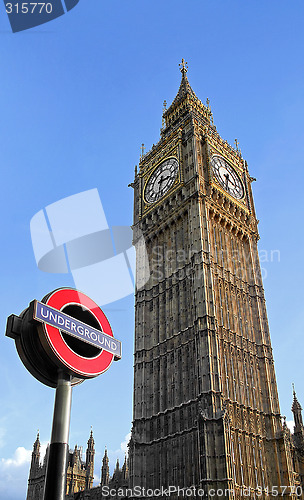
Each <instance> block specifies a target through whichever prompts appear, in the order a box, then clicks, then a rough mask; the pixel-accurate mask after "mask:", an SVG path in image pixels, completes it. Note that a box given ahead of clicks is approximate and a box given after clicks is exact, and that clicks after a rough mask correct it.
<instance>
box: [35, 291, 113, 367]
mask: <svg viewBox="0 0 304 500" xmlns="http://www.w3.org/2000/svg"><path fill="white" fill-rule="evenodd" d="M46 304H47V305H48V306H50V307H53V308H54V309H57V310H58V311H61V310H62V309H63V308H64V307H66V306H68V305H70V304H76V305H78V304H79V305H81V306H84V307H85V308H86V309H88V310H89V312H90V313H91V314H93V316H95V318H96V320H97V321H98V323H99V325H100V328H101V330H102V331H103V332H104V333H106V334H107V335H110V336H111V337H113V332H112V329H111V326H110V323H109V322H108V320H107V318H106V316H105V314H104V313H103V312H102V310H101V309H100V307H98V305H97V304H96V303H95V302H94V301H93V300H92V299H90V298H89V297H88V296H87V295H85V294H84V293H82V292H78V291H77V290H74V289H72V288H61V289H59V290H55V292H53V293H52V294H51V295H50V296H49V297H48V298H47V301H46ZM44 331H45V333H46V338H47V340H48V344H49V346H50V347H51V349H52V351H53V352H54V354H55V356H56V357H57V358H58V359H59V360H60V361H61V362H62V363H63V364H64V365H65V366H66V367H67V368H69V369H70V370H72V371H73V372H74V373H75V374H77V375H82V376H85V377H96V376H97V375H100V374H101V373H103V372H105V371H106V370H107V369H108V368H109V367H110V365H111V363H112V361H113V358H114V355H113V354H111V353H110V352H107V351H105V350H101V352H100V354H98V355H97V356H96V357H95V358H84V357H82V356H79V355H78V354H76V353H75V352H74V351H72V350H71V349H70V347H68V345H67V344H66V343H65V341H64V340H63V338H62V336H61V333H60V330H59V329H58V328H56V327H55V326H52V325H48V324H47V323H44Z"/></svg>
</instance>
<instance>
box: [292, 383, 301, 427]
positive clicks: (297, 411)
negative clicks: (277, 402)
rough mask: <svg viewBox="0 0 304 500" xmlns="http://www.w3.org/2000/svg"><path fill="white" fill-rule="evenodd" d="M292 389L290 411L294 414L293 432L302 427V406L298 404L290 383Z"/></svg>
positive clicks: (293, 388)
mask: <svg viewBox="0 0 304 500" xmlns="http://www.w3.org/2000/svg"><path fill="white" fill-rule="evenodd" d="M292 391H293V402H292V406H291V411H292V413H293V416H294V423H295V432H299V430H300V429H301V428H303V420H302V406H301V405H300V403H299V400H298V398H297V395H296V391H295V387H294V384H292Z"/></svg>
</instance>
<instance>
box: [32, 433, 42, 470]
mask: <svg viewBox="0 0 304 500" xmlns="http://www.w3.org/2000/svg"><path fill="white" fill-rule="evenodd" d="M40 446H41V445H40V437H39V431H38V432H37V437H36V441H35V443H34V445H33V451H32V460H31V468H30V477H31V475H32V474H33V473H35V471H36V470H37V468H38V467H39V464H40Z"/></svg>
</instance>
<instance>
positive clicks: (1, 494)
mask: <svg viewBox="0 0 304 500" xmlns="http://www.w3.org/2000/svg"><path fill="white" fill-rule="evenodd" d="M31 454H32V450H27V449H26V448H24V447H23V446H19V447H18V448H17V449H16V450H15V452H14V453H13V456H12V457H10V458H1V459H0V498H5V499H6V500H23V499H24V498H25V496H26V491H27V479H28V474H29V466H30V462H31Z"/></svg>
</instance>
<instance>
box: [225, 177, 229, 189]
mask: <svg viewBox="0 0 304 500" xmlns="http://www.w3.org/2000/svg"><path fill="white" fill-rule="evenodd" d="M224 177H225V179H226V186H225V188H226V189H228V182H229V174H224Z"/></svg>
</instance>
